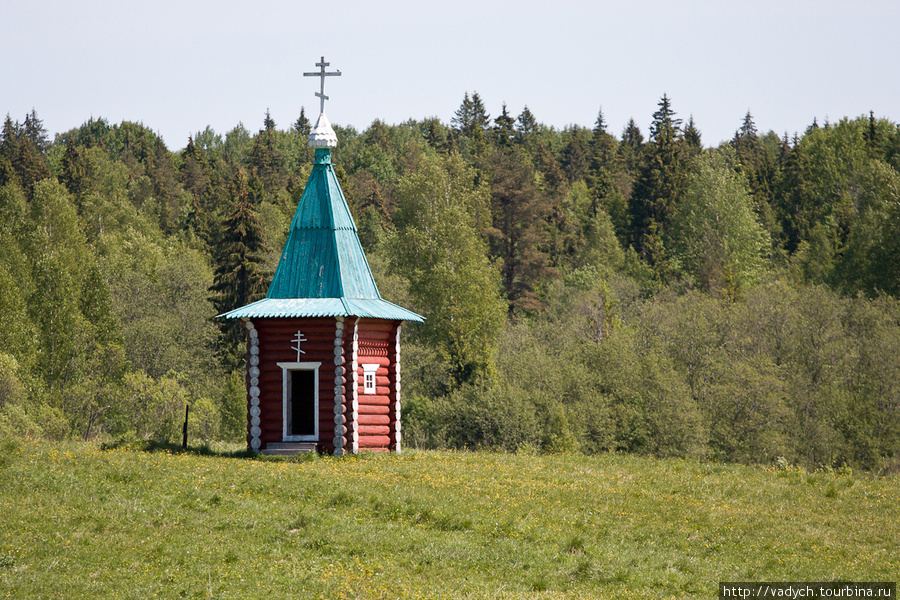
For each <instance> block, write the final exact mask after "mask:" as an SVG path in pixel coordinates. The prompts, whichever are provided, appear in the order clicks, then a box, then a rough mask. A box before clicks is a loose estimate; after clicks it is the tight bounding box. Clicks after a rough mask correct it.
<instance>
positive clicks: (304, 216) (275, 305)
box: [219, 148, 423, 322]
mask: <svg viewBox="0 0 900 600" xmlns="http://www.w3.org/2000/svg"><path fill="white" fill-rule="evenodd" d="M219 316H221V317H224V318H226V319H242V318H259V317H324V316H358V317H369V318H375V319H391V320H402V321H418V322H421V321H423V318H422V317H421V316H419V315H417V314H415V313H414V312H411V311H408V310H406V309H404V308H401V307H399V306H397V305H395V304H392V303H390V302H387V301H386V300H382V298H381V295H380V294H379V293H378V286H376V285H375V278H374V277H372V271H371V269H370V268H369V263H368V261H367V260H366V256H365V253H364V252H363V249H362V245H360V243H359V237H358V236H357V233H356V224H355V223H354V222H353V217H352V216H351V215H350V209H349V207H348V206H347V201H346V200H345V199H344V193H343V191H342V190H341V186H340V184H338V180H337V177H336V176H335V173H334V167H332V165H331V151H330V150H329V149H328V148H316V159H315V164H314V165H313V170H312V173H310V176H309V180H308V181H307V183H306V188H305V189H304V190H303V196H302V197H301V198H300V203H299V204H298V205H297V211H296V212H295V213H294V219H293V221H292V222H291V229H290V232H289V233H288V238H287V241H286V242H285V245H284V250H283V251H282V253H281V260H280V261H279V262H278V268H277V269H276V270H275V276H274V278H273V279H272V283H271V285H270V286H269V292H268V294H266V297H265V298H264V299H263V300H260V301H258V302H254V303H253V304H248V305H247V306H244V307H241V308H238V309H235V310H232V311H230V312H227V313H225V314H223V315H219Z"/></svg>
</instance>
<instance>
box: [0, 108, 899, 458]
mask: <svg viewBox="0 0 900 600" xmlns="http://www.w3.org/2000/svg"><path fill="white" fill-rule="evenodd" d="M309 128H310V124H309V120H308V119H307V117H306V115H305V112H303V111H301V114H300V116H299V118H298V119H297V121H296V122H294V123H293V124H291V126H290V127H288V128H286V129H279V128H278V127H277V126H276V124H275V123H274V121H273V120H272V119H271V117H270V115H268V114H266V115H265V119H264V121H263V127H262V128H261V129H260V130H259V131H258V132H257V133H255V134H251V133H250V132H249V131H248V130H247V129H246V128H245V127H244V126H243V125H238V126H237V127H235V128H234V129H232V130H231V131H229V132H227V133H226V134H225V135H224V136H223V135H220V134H218V133H216V132H215V131H213V130H212V129H210V128H208V127H207V128H206V129H205V130H203V131H200V132H198V133H197V134H195V135H193V136H191V137H190V138H189V139H188V141H187V145H186V147H185V148H184V149H183V150H182V151H180V152H176V153H173V152H170V151H169V150H168V149H167V148H166V146H165V144H164V143H163V142H162V140H161V139H160V138H159V137H158V136H157V135H155V134H154V133H153V132H152V131H151V130H150V129H148V128H146V127H144V126H143V125H140V124H135V123H129V122H123V123H121V124H118V125H111V124H109V123H107V122H106V121H104V120H103V119H92V120H90V121H88V122H87V123H85V124H84V125H82V126H81V127H79V128H77V129H74V130H71V131H68V132H65V133H62V134H59V135H57V136H56V138H55V140H53V141H52V142H51V141H49V136H48V134H47V132H46V131H45V130H44V128H43V125H42V123H41V121H40V120H39V119H38V117H37V115H36V114H35V113H34V112H33V111H32V113H30V114H29V115H26V117H25V120H24V122H23V123H20V122H18V121H13V120H12V119H11V118H10V117H9V116H7V118H6V121H5V123H4V126H3V130H2V137H0V234H2V237H0V246H2V248H0V252H2V256H0V283H2V285H0V330H2V331H3V332H4V334H5V335H4V338H5V339H7V340H9V341H8V342H6V343H4V344H3V345H2V346H0V361H2V363H3V365H2V368H0V426H2V428H3V429H4V430H5V431H8V432H13V431H16V432H19V433H22V432H30V433H32V434H42V435H45V436H48V437H64V436H70V435H78V436H83V437H92V436H95V435H125V434H128V435H139V436H159V437H166V436H171V435H174V434H175V432H176V430H177V423H178V421H179V416H178V415H180V414H181V411H182V410H183V406H184V404H185V403H189V404H191V405H192V406H193V407H194V412H195V414H196V415H197V416H198V418H197V419H196V420H195V425H194V427H195V428H196V431H195V434H196V435H200V436H205V437H208V438H214V437H225V438H229V437H230V438H241V437H242V435H243V427H244V422H243V419H244V415H243V411H244V399H243V375H242V369H243V362H242V361H243V356H242V352H243V350H242V348H241V338H240V335H241V332H240V331H239V330H238V329H235V328H234V325H233V324H225V323H221V322H217V321H214V320H212V319H211V317H213V316H214V315H215V314H217V313H219V312H223V311H225V310H227V309H229V308H232V307H235V306H239V305H242V304H246V303H248V302H250V301H252V300H254V299H256V298H258V297H259V296H260V295H262V294H264V293H265V289H266V287H267V285H268V281H269V279H270V277H271V273H272V271H273V270H274V266H275V264H276V262H277V259H278V251H279V250H280V248H281V246H282V244H283V241H284V237H285V234H286V229H287V225H288V224H289V222H290V219H291V216H292V214H293V211H294V209H295V207H296V202H297V200H298V199H299V197H300V195H301V194H302V191H303V190H302V188H303V185H304V184H305V181H306V178H307V176H308V174H309V170H310V167H311V165H310V162H311V158H312V153H311V151H310V150H309V148H308V147H307V145H306V135H308V132H309ZM335 129H336V130H337V133H338V138H339V145H338V147H337V148H336V149H335V151H334V153H333V156H334V161H335V163H336V169H337V173H338V176H339V178H340V180H341V184H342V186H343V188H344V192H345V195H346V196H347V199H348V201H349V203H350V205H351V210H352V212H353V215H354V218H355V219H356V222H357V225H358V227H359V233H360V238H361V240H362V242H363V245H364V247H365V249H366V251H367V254H368V257H369V262H370V264H371V266H372V268H373V271H374V273H375V275H376V278H377V280H378V282H379V286H380V289H381V292H382V295H383V296H385V297H386V298H387V299H389V300H393V301H395V302H398V303H401V304H404V305H407V306H410V307H411V308H413V309H414V310H417V311H418V312H420V313H421V314H424V315H425V316H427V317H428V320H427V321H426V323H425V324H424V325H422V326H418V327H408V328H405V329H404V331H406V332H408V333H407V335H406V338H407V340H406V345H407V350H406V352H405V356H406V359H405V360H406V365H405V368H406V370H407V371H406V376H405V377H404V398H405V403H404V410H405V413H406V418H407V420H408V426H407V428H405V431H406V432H407V440H408V441H409V442H410V443H413V444H421V445H441V446H466V447H477V446H483V445H487V446H495V447H503V448H507V449H516V448H520V447H522V446H526V445H527V446H535V447H539V448H542V449H544V450H573V449H580V450H582V451H586V452H594V451H601V450H608V449H617V450H628V451H637V452H653V453H657V454H677V455H687V454H698V455H706V456H715V457H720V458H725V459H731V460H742V461H769V460H774V459H775V457H777V456H783V457H786V458H787V459H788V460H791V461H798V462H803V463H804V464H807V465H810V466H816V465H823V464H837V463H841V462H848V463H852V464H855V465H859V466H864V467H866V468H873V469H878V468H882V467H884V466H885V465H888V464H891V461H892V460H894V459H895V457H897V456H898V453H900V385H898V384H897V383H895V382H897V381H900V352H897V351H896V350H900V348H897V346H900V341H898V340H900V308H898V304H897V295H898V293H900V261H897V260H896V258H895V257H896V256H897V255H898V252H897V250H898V248H897V245H898V244H900V241H898V240H900V129H898V126H897V125H896V124H894V123H891V122H890V121H888V120H886V119H876V118H875V117H874V115H872V114H870V115H869V116H868V117H859V118H855V119H842V120H841V121H840V122H838V123H825V124H824V125H821V126H820V125H819V124H818V123H817V122H815V121H814V122H813V124H812V125H810V126H809V127H808V128H807V129H806V130H805V131H804V133H803V134H802V135H795V136H794V137H792V138H789V137H788V136H787V135H783V136H779V135H778V134H776V133H774V132H771V131H770V132H768V133H766V134H764V135H760V133H759V132H758V129H757V127H756V124H755V123H754V121H753V118H752V116H751V115H750V113H748V114H747V115H745V117H744V118H743V120H742V122H741V121H740V120H739V127H738V128H737V129H736V132H735V135H734V138H733V139H732V140H731V141H730V142H728V143H725V144H722V145H721V146H720V147H718V148H704V147H703V145H702V142H701V131H700V125H699V124H696V123H695V122H694V120H693V119H692V118H691V119H689V120H688V122H687V124H685V123H684V122H683V120H681V119H680V118H678V115H677V113H676V111H675V109H674V106H673V102H672V100H671V99H670V98H668V96H665V95H664V96H663V97H662V98H661V99H660V102H659V105H658V110H657V111H656V112H655V113H654V114H653V115H652V121H651V126H650V128H649V134H648V137H647V138H646V139H645V138H644V136H643V134H642V132H641V130H640V128H639V127H638V126H637V125H636V123H635V121H634V119H632V120H630V121H629V123H628V125H627V126H626V127H625V129H624V130H623V131H622V132H621V133H620V134H619V135H616V133H615V132H610V131H609V130H608V128H607V125H606V122H605V119H604V116H603V113H602V111H599V112H598V117H597V120H596V122H595V123H594V124H593V127H592V128H584V127H579V126H572V127H568V128H566V129H564V130H557V129H554V128H551V127H546V126H544V125H542V124H541V123H540V121H539V120H538V118H537V117H536V116H535V115H533V114H532V113H531V111H530V110H529V109H528V108H527V107H526V108H525V109H524V110H523V111H522V113H521V114H519V115H518V116H517V117H514V116H513V115H510V114H509V113H508V111H507V108H506V106H505V105H503V106H502V108H501V112H500V114H499V115H498V116H497V117H495V118H493V119H492V118H491V117H490V115H489V114H488V113H487V111H486V108H485V105H484V103H483V101H482V99H481V98H480V96H479V95H478V94H477V93H473V94H471V95H470V94H468V93H467V94H465V96H464V99H463V102H462V104H461V106H460V108H459V109H458V110H457V111H456V113H455V114H454V115H452V117H451V118H450V119H449V122H444V121H442V120H440V119H438V118H431V119H426V120H423V121H412V120H411V121H408V122H406V123H403V124H400V125H393V126H390V125H386V124H384V123H382V122H380V121H375V122H373V123H372V124H371V125H370V126H369V127H368V128H367V129H366V130H365V131H362V132H358V131H356V130H355V129H353V128H343V127H335ZM812 299H814V300H812ZM229 327H231V329H229ZM874 340H878V343H877V344H876V343H875V341H874ZM891 349H894V351H891Z"/></svg>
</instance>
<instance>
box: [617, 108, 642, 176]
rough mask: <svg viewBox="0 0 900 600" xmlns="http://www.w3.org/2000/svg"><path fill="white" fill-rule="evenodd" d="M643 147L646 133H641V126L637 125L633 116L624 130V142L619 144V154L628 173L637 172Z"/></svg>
mask: <svg viewBox="0 0 900 600" xmlns="http://www.w3.org/2000/svg"><path fill="white" fill-rule="evenodd" d="M643 147H644V134H643V133H641V128H640V127H638V126H637V123H635V122H634V119H633V118H632V119H628V123H627V124H626V125H625V129H623V130H622V143H621V144H619V156H620V157H621V159H622V164H623V165H624V167H625V170H626V171H627V172H628V173H631V174H636V173H637V170H638V162H639V160H640V155H641V149H642V148H643Z"/></svg>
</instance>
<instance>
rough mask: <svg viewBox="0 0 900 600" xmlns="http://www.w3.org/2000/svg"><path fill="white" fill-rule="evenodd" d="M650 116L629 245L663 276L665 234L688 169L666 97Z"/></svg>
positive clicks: (677, 124) (676, 122)
mask: <svg viewBox="0 0 900 600" xmlns="http://www.w3.org/2000/svg"><path fill="white" fill-rule="evenodd" d="M658 106H659V108H658V109H657V111H656V112H655V113H653V122H652V123H651V125H650V142H649V143H648V144H647V145H646V146H645V147H644V150H643V152H642V154H641V163H640V169H639V174H638V178H637V181H636V182H635V186H634V190H633V191H632V195H631V201H630V203H629V212H630V214H631V222H632V227H633V238H632V240H633V242H634V244H635V245H636V246H637V248H638V250H639V252H640V253H641V254H642V255H643V256H644V257H645V258H646V259H647V260H648V261H649V262H650V264H651V265H654V266H656V267H657V268H658V270H661V274H665V271H666V269H667V267H666V266H665V264H666V260H667V253H666V250H665V239H666V233H667V230H668V228H669V224H670V222H671V220H672V218H673V217H674V215H675V212H676V210H677V207H678V203H679V202H680V200H681V198H682V196H683V195H684V191H685V189H686V187H687V178H688V173H689V168H688V164H687V155H686V151H685V144H684V140H683V137H682V132H681V120H680V119H677V118H676V117H675V112H674V111H673V110H672V106H671V103H670V101H669V97H668V96H667V95H665V94H663V97H662V99H661V100H660V101H659V104H658Z"/></svg>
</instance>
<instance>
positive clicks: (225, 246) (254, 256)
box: [209, 170, 270, 367]
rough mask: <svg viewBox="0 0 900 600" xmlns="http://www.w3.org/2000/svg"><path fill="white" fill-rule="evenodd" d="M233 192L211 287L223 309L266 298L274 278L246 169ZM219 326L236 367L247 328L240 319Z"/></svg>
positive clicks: (227, 355) (225, 350) (225, 353)
mask: <svg viewBox="0 0 900 600" xmlns="http://www.w3.org/2000/svg"><path fill="white" fill-rule="evenodd" d="M229 193H230V196H231V199H232V201H233V207H232V210H231V213H230V214H229V216H228V218H227V219H226V221H225V232H224V236H223V240H222V244H221V250H220V252H219V253H218V256H217V257H216V259H217V260H216V262H217V264H218V266H217V267H216V271H215V275H214V277H213V285H212V286H211V287H210V288H209V290H210V291H211V292H213V293H214V295H213V296H211V297H210V301H211V302H212V303H213V306H215V308H216V310H217V311H218V312H219V313H223V312H226V311H229V310H232V309H234V308H238V307H240V306H244V305H247V304H250V303H251V302H255V301H257V300H259V299H261V298H263V297H264V296H265V293H266V288H267V285H268V282H269V279H270V273H269V272H268V271H267V269H266V266H265V265H266V257H265V254H266V251H267V248H266V243H265V239H264V237H263V231H262V226H261V225H260V223H259V218H258V216H257V215H256V213H255V212H254V210H253V203H252V202H251V199H250V191H249V188H248V185H247V181H246V177H245V175H244V173H243V171H241V170H239V171H238V172H237V173H236V174H235V176H234V178H233V179H232V181H231V185H230V189H229ZM219 327H220V329H221V330H222V336H223V352H222V354H223V361H224V362H225V364H226V365H227V366H229V367H236V366H237V363H238V357H239V356H240V347H241V343H242V341H243V337H242V334H243V330H242V328H241V327H240V323H239V322H235V321H231V320H227V321H226V320H220V321H219Z"/></svg>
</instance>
